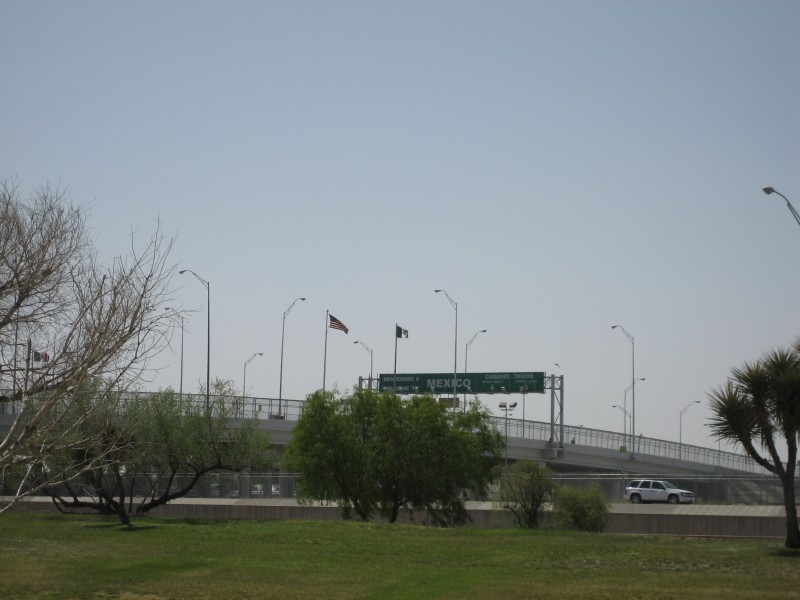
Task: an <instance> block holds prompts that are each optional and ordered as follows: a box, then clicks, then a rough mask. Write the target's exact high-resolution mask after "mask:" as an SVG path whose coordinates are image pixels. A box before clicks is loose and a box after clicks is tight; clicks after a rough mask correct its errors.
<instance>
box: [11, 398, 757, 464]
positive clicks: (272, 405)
mask: <svg viewBox="0 0 800 600" xmlns="http://www.w3.org/2000/svg"><path fill="white" fill-rule="evenodd" d="M181 399H182V401H183V402H189V403H192V404H194V405H204V404H205V402H206V396H205V394H183V396H182V397H181ZM236 399H237V401H239V402H240V414H239V417H240V418H243V419H250V418H255V419H259V420H267V419H280V420H287V421H296V420H297V419H299V417H300V413H301V411H302V409H303V404H304V401H303V400H288V399H285V398H284V399H282V400H279V399H277V398H257V397H252V396H244V397H241V396H240V397H237V398H236ZM2 404H3V405H4V406H3V407H2V411H1V412H4V413H6V414H9V413H10V414H14V412H15V410H16V411H18V410H20V409H21V407H18V406H17V405H16V404H15V403H11V402H3V403H2ZM492 421H493V423H494V425H495V427H496V428H497V430H498V431H499V432H500V433H503V434H504V435H505V434H506V427H507V428H508V434H507V435H508V437H511V438H521V439H529V440H539V441H544V442H548V443H553V444H554V445H557V446H567V445H569V444H573V443H574V444H580V445H584V446H591V447H594V448H604V449H607V450H615V451H627V452H631V451H633V452H635V453H637V454H647V455H650V456H658V457H663V458H671V459H675V460H683V461H690V462H696V463H701V464H706V465H714V466H719V467H722V468H727V469H734V470H736V471H743V472H747V473H766V470H765V469H764V468H763V467H761V466H760V465H758V464H757V463H756V462H755V461H754V460H752V459H751V458H750V457H749V456H747V455H746V454H744V453H742V454H737V453H735V452H728V451H724V450H720V449H713V448H704V447H702V446H692V445H690V444H679V443H678V442H672V441H669V440H661V439H657V438H649V437H644V436H641V435H640V436H636V437H635V438H634V443H635V448H633V449H631V448H629V447H628V446H630V443H631V438H630V436H629V435H624V434H622V433H619V432H615V431H607V430H603V429H592V428H590V427H575V426H569V425H565V426H564V429H563V431H564V434H563V439H560V440H559V439H558V436H559V435H561V428H560V427H556V428H555V434H556V435H555V439H552V436H551V425H550V423H545V422H541V421H528V420H522V419H516V418H508V419H506V417H493V418H492Z"/></svg>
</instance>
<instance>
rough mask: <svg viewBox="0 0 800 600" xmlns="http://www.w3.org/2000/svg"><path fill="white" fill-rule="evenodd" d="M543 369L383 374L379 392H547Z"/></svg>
mask: <svg viewBox="0 0 800 600" xmlns="http://www.w3.org/2000/svg"><path fill="white" fill-rule="evenodd" d="M544 379H545V377H544V373H543V372H525V373H521V372H509V373H461V374H457V375H456V377H455V382H453V373H404V374H399V373H398V374H397V375H394V374H392V373H389V374H381V375H380V376H379V381H378V388H379V389H380V391H393V392H397V393H398V394H447V393H453V392H454V391H455V393H456V394H544Z"/></svg>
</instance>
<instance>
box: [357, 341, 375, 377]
mask: <svg viewBox="0 0 800 600" xmlns="http://www.w3.org/2000/svg"><path fill="white" fill-rule="evenodd" d="M353 343H354V344H361V345H362V346H363V347H364V350H366V351H367V352H369V389H372V348H370V347H369V346H367V345H366V344H365V343H364V342H362V341H361V340H356V341H355V342H353Z"/></svg>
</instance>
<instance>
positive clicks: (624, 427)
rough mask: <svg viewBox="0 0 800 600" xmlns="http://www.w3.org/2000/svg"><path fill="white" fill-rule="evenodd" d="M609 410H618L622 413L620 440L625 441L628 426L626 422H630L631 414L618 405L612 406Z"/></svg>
mask: <svg viewBox="0 0 800 600" xmlns="http://www.w3.org/2000/svg"><path fill="white" fill-rule="evenodd" d="M611 408H618V409H620V410H621V411H622V412H623V416H622V439H625V437H626V436H627V435H628V430H627V426H628V422H630V420H631V413H629V412H628V410H627V409H626V408H624V407H622V406H620V405H619V404H612V405H611Z"/></svg>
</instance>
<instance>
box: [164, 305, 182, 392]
mask: <svg viewBox="0 0 800 600" xmlns="http://www.w3.org/2000/svg"><path fill="white" fill-rule="evenodd" d="M164 310H171V311H172V312H173V314H174V315H175V316H176V317H178V318H179V319H180V320H181V385H180V391H179V392H178V395H179V397H180V398H183V315H182V314H180V313H179V312H177V311H176V310H175V309H174V308H171V307H169V306H168V307H166V308H165V309H164Z"/></svg>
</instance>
